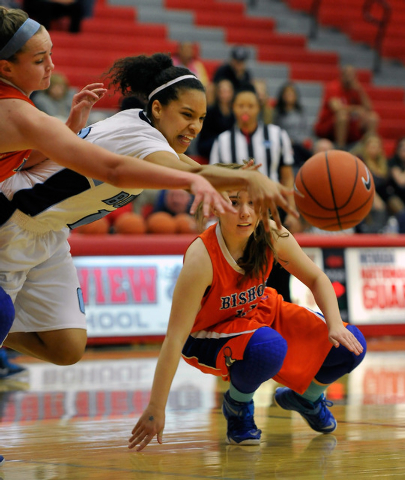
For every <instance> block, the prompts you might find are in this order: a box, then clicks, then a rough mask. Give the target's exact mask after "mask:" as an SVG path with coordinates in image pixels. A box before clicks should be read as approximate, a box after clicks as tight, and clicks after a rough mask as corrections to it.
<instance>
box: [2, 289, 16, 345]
mask: <svg viewBox="0 0 405 480" xmlns="http://www.w3.org/2000/svg"><path fill="white" fill-rule="evenodd" d="M14 316H15V310H14V305H13V301H12V300H11V297H10V295H8V293H6V292H5V291H4V290H3V289H2V288H1V287H0V344H1V343H3V342H4V339H5V338H6V337H7V335H8V332H9V331H10V328H11V326H12V325H13V321H14Z"/></svg>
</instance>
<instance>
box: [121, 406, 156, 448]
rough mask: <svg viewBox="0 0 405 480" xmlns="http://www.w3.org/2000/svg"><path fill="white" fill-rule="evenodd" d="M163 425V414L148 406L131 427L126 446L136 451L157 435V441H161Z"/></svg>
mask: <svg viewBox="0 0 405 480" xmlns="http://www.w3.org/2000/svg"><path fill="white" fill-rule="evenodd" d="M164 426H165V414H164V412H160V411H158V410H156V409H154V408H151V407H150V406H148V407H147V408H146V410H145V411H144V412H143V414H142V416H141V418H140V419H139V420H138V422H137V424H136V425H135V427H134V428H133V429H132V432H131V433H132V436H131V437H130V438H129V440H128V442H129V445H128V448H134V447H136V446H137V445H138V446H137V448H136V451H137V452H139V451H141V450H143V449H144V448H145V447H146V445H148V443H149V442H150V441H151V440H152V439H153V437H154V436H155V435H156V436H157V441H158V442H159V443H163V428H164Z"/></svg>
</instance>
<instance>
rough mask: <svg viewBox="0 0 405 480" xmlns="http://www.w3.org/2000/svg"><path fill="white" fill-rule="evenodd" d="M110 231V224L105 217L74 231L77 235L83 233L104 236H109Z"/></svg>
mask: <svg viewBox="0 0 405 480" xmlns="http://www.w3.org/2000/svg"><path fill="white" fill-rule="evenodd" d="M109 230H110V223H109V222H108V220H107V219H106V218H105V217H103V218H100V219H99V220H96V221H95V222H91V223H88V224H87V225H82V226H80V227H77V228H75V229H74V230H73V232H75V233H83V234H86V235H103V234H107V233H108V232H109Z"/></svg>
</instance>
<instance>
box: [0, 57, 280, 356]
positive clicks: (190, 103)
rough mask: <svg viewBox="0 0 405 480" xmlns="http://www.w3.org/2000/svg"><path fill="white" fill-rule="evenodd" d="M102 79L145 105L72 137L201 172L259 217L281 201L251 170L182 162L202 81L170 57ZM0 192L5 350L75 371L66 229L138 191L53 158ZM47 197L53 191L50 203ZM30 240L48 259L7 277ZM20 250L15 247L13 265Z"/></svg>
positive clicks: (78, 309)
mask: <svg viewBox="0 0 405 480" xmlns="http://www.w3.org/2000/svg"><path fill="white" fill-rule="evenodd" d="M108 78H109V79H110V81H111V83H112V84H114V85H118V84H119V85H120V88H121V89H122V90H123V91H125V92H126V93H127V94H128V95H129V94H131V93H135V92H136V93H138V94H143V95H144V96H145V98H148V97H150V99H149V102H148V105H147V107H146V111H145V112H144V111H143V110H141V109H130V110H124V111H122V112H119V113H117V114H116V115H113V116H112V117H110V118H108V119H105V120H103V121H101V122H98V123H96V124H94V125H91V126H89V127H86V128H83V129H82V130H81V131H80V133H79V136H80V137H82V138H83V139H85V142H84V143H95V144H97V145H98V146H101V147H104V148H105V149H107V150H110V151H112V152H115V153H119V154H124V155H128V156H133V157H137V158H140V159H143V160H144V161H145V162H144V163H145V164H148V162H151V163H156V164H160V165H167V166H169V167H171V168H172V169H176V170H178V171H179V173H183V172H184V171H186V172H200V174H201V176H205V177H206V178H207V179H208V180H209V181H210V182H211V183H212V184H213V185H214V186H215V187H217V188H221V189H229V188H247V189H249V190H250V191H251V192H252V196H254V197H255V201H254V203H255V206H256V208H257V210H258V211H260V210H261V209H262V208H266V209H267V208H268V207H269V206H271V205H273V207H274V209H275V206H276V203H275V201H274V200H275V198H276V194H275V191H276V192H278V193H277V195H280V198H284V197H283V196H282V194H284V193H285V192H286V191H285V190H283V189H280V190H279V187H278V186H277V184H276V183H274V182H271V181H270V180H269V179H268V178H267V177H265V176H264V175H262V174H260V173H258V172H256V171H254V170H244V171H235V172H231V171H229V172H227V171H224V170H222V169H218V168H215V167H213V166H200V165H199V164H197V163H196V162H194V161H193V160H191V159H189V158H188V157H187V156H185V155H184V152H185V151H186V149H187V148H188V146H189V145H190V142H191V140H192V139H194V138H195V137H196V135H197V134H198V133H199V131H200V130H201V126H202V122H203V119H204V116H205V111H206V99H205V92H204V88H203V86H202V84H201V82H200V81H199V80H198V79H197V78H196V77H194V76H193V75H190V72H189V71H188V70H187V69H184V68H180V67H174V66H173V65H172V61H171V59H170V57H168V56H167V55H164V54H156V55H153V56H152V57H144V56H141V57H130V58H126V59H122V60H119V61H117V62H116V63H115V64H114V66H113V68H112V69H111V71H110V72H109V77H108ZM275 186H276V187H275ZM0 189H1V192H2V193H3V196H4V198H3V200H4V208H3V209H2V210H1V211H0V244H3V245H7V246H6V247H5V248H4V249H3V251H2V262H1V265H0V284H1V285H2V286H3V288H4V289H5V290H6V291H7V288H8V285H10V286H11V285H13V287H12V289H11V290H10V291H8V293H10V294H11V295H12V297H13V301H14V303H15V306H16V311H17V314H16V319H15V321H14V324H13V326H12V329H11V331H10V334H9V336H8V337H7V340H6V342H5V345H7V346H9V347H11V348H13V349H15V350H17V351H20V352H22V353H26V354H29V355H33V356H35V357H38V358H41V359H43V360H46V361H49V362H53V363H58V364H63V365H66V364H70V363H74V362H76V361H78V360H79V359H80V358H81V355H82V354H83V351H84V348H85V345H86V322H85V316H84V312H83V308H82V307H83V305H82V304H81V303H80V301H78V292H79V291H80V285H79V282H78V279H77V274H76V271H75V269H74V266H73V263H72V259H71V258H70V255H69V254H68V242H67V239H66V235H67V231H68V230H67V227H69V228H70V229H72V228H75V227H76V226H79V225H83V224H85V223H89V222H91V221H94V220H97V219H98V218H100V217H101V216H103V215H106V214H107V213H109V212H110V211H113V210H115V209H116V208H119V207H120V206H123V205H125V204H127V203H128V202H129V201H131V200H132V199H133V198H134V197H135V196H136V195H138V194H140V193H141V190H142V189H141V188H135V189H131V188H126V187H124V188H119V189H117V188H115V187H112V186H110V185H108V184H106V183H102V182H99V181H93V180H92V179H91V178H89V177H84V176H83V177H80V176H79V175H76V174H74V173H73V172H72V171H71V170H69V169H66V168H63V167H61V166H60V165H58V164H56V163H55V162H53V161H52V160H46V161H44V162H43V163H41V164H39V165H35V166H33V167H32V168H31V169H30V170H26V171H24V172H17V173H16V174H15V175H13V176H12V177H10V178H9V179H7V180H6V181H4V182H3V183H2V184H1V185H0ZM55 192H59V193H58V195H59V196H58V197H57V198H55ZM60 192H63V194H62V195H61V193H60ZM269 192H273V193H269ZM280 192H281V193H280ZM228 210H229V209H228ZM38 234H40V235H41V236H42V237H41V242H38V249H40V247H41V245H42V242H43V243H44V245H49V244H50V240H49V239H50V238H52V241H53V242H54V243H53V249H52V251H51V250H49V249H43V251H42V256H41V258H40V260H38V259H37V258H36V257H35V258H33V257H32V256H31V255H30V254H29V253H28V252H27V253H26V254H25V250H24V249H22V250H23V252H24V254H23V255H22V256H23V259H22V261H21V262H20V266H19V268H20V270H22V271H25V272H26V275H25V276H24V278H21V277H19V278H13V275H12V274H10V273H8V272H10V271H12V268H13V264H14V258H15V256H16V254H17V252H16V245H30V244H31V243H32V242H33V239H34V238H38ZM46 239H48V241H46V242H45V240H46ZM17 240H18V241H17ZM41 248H42V247H41ZM20 251H21V248H20V249H19V255H20V257H21V253H20ZM38 258H39V257H38ZM56 258H58V262H56V261H55V259H56ZM62 259H63V261H61V260H62ZM44 265H49V269H44V268H43V267H44ZM48 275H50V277H49V276H48ZM3 278H4V279H5V281H4V283H2V279H3ZM33 278H35V283H34V282H33V281H32V279H33ZM67 278H69V280H68V281H67V280H66V279H67ZM55 279H63V282H62V283H63V287H64V291H63V294H61V292H60V291H59V292H58V288H57V282H55ZM45 284H46V285H50V284H51V285H54V288H52V289H47V291H46V295H45V296H44V294H42V293H41V292H42V291H43V285H45ZM32 288H35V289H36V292H37V294H36V295H35V296H34V297H35V298H36V300H37V301H36V303H35V314H33V313H32V312H33V311H34V305H33V304H32V300H30V299H31V298H32V297H33V296H32V295H31V296H28V295H26V291H27V290H29V291H30V292H32ZM51 300H52V301H51ZM50 305H52V308H50Z"/></svg>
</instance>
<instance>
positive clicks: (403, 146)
mask: <svg viewBox="0 0 405 480" xmlns="http://www.w3.org/2000/svg"><path fill="white" fill-rule="evenodd" d="M388 168H389V171H390V176H391V181H392V185H393V187H394V191H395V194H396V196H397V197H398V198H399V199H400V200H401V201H402V202H403V203H404V204H405V137H403V138H400V139H399V140H398V143H397V146H396V148H395V153H394V155H393V156H392V157H391V158H390V159H389V161H388ZM396 218H397V222H398V232H399V233H405V209H402V210H401V211H400V212H398V213H397V215H396Z"/></svg>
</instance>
